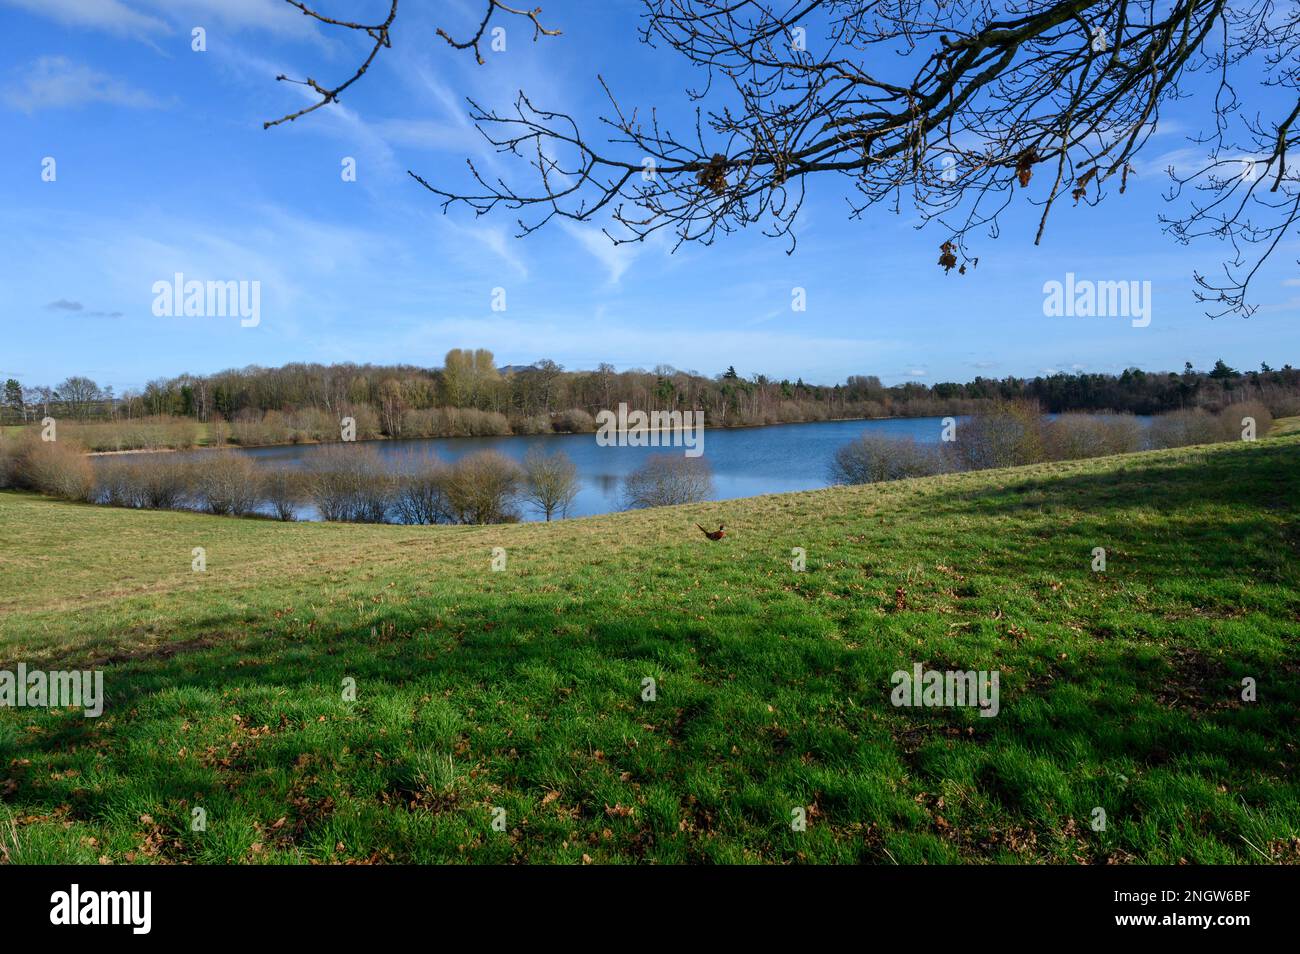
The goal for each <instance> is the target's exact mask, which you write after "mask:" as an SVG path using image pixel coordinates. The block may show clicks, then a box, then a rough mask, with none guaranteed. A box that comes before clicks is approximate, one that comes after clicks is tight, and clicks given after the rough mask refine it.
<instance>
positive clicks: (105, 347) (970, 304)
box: [0, 0, 1300, 392]
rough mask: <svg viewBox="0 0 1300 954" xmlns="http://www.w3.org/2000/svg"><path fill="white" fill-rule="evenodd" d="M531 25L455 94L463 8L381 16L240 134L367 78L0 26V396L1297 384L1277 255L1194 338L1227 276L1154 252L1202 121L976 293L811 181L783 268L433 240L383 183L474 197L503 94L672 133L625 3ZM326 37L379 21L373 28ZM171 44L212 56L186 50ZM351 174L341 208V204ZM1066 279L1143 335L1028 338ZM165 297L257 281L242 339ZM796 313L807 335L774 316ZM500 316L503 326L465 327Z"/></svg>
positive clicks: (256, 5) (62, 23)
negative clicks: (510, 374)
mask: <svg viewBox="0 0 1300 954" xmlns="http://www.w3.org/2000/svg"><path fill="white" fill-rule="evenodd" d="M543 6H544V8H545V17H544V19H545V20H547V21H550V22H551V23H554V24H555V25H558V26H559V27H560V28H561V29H563V31H564V33H563V36H561V37H558V38H553V39H543V40H541V41H539V42H538V43H533V42H532V41H531V35H530V31H529V30H528V29H527V28H526V26H524V25H523V24H522V23H520V22H517V21H516V22H511V21H508V20H506V21H501V22H502V24H503V25H504V26H506V27H507V48H506V51H505V52H503V53H491V52H487V53H486V54H485V58H486V60H487V62H486V63H485V64H484V65H482V66H479V65H477V64H475V63H474V61H473V59H472V58H471V57H470V56H468V55H466V54H457V53H455V52H453V51H452V50H451V49H450V48H449V47H448V46H447V45H446V44H445V43H444V42H443V41H442V40H440V39H438V38H437V37H436V36H435V34H434V30H435V28H436V27H439V26H443V27H446V28H447V29H449V30H451V31H452V32H453V33H455V34H457V35H463V34H465V33H466V32H468V31H469V30H470V29H471V28H472V25H474V24H476V23H477V21H478V18H479V16H480V15H481V4H480V3H479V0H441V2H438V3H433V2H423V3H422V2H417V0H404V2H403V4H402V14H401V16H400V18H399V20H398V26H397V28H396V29H395V32H394V37H393V39H394V46H393V49H392V50H388V51H385V52H384V53H383V54H382V55H381V57H380V59H379V61H378V62H377V64H376V66H375V67H374V68H373V69H372V70H371V71H370V73H369V74H368V75H367V76H366V77H365V78H364V79H363V80H362V81H361V82H359V83H358V84H357V85H356V86H355V87H353V91H352V92H351V93H350V95H347V96H346V97H345V98H344V100H343V103H342V105H341V106H334V107H329V108H327V109H322V110H318V111H316V112H315V113H313V114H311V115H310V116H309V117H306V118H304V119H302V120H299V121H298V122H296V123H294V124H291V125H285V126H281V127H277V128H275V129H273V130H269V131H264V130H263V129H262V127H261V123H262V121H263V120H266V119H273V118H276V117H278V116H280V115H282V114H284V113H285V112H288V111H290V110H293V109H296V108H299V107H301V106H302V105H305V104H306V102H307V100H306V99H305V98H304V91H303V90H302V89H301V88H300V87H294V86H290V85H288V84H284V83H276V82H275V81H274V77H275V75H276V74H277V73H281V72H284V73H287V74H289V75H292V76H299V77H301V76H304V75H312V76H315V77H317V78H318V79H321V80H322V81H323V82H326V83H332V82H337V81H339V80H341V79H343V78H346V77H347V76H349V75H351V73H352V71H353V69H354V68H355V66H356V64H357V63H358V62H359V61H360V57H361V56H363V55H364V45H363V44H362V43H361V42H360V41H359V40H358V38H356V37H354V36H351V35H340V33H339V32H337V31H331V30H329V28H325V27H322V26H320V25H319V24H314V23H313V22H312V21H310V20H308V19H307V18H305V17H303V16H302V15H301V14H299V13H297V12H296V11H294V10H293V9H292V8H290V7H289V6H288V5H287V4H285V3H283V2H282V0H0V64H4V65H3V66H2V67H0V123H2V126H0V128H3V131H4V140H5V142H4V148H3V149H0V225H3V228H0V287H3V289H4V293H3V295H2V296H0V322H2V323H3V335H2V336H0V340H2V341H3V344H2V345H0V375H3V376H6V377H7V376H16V377H19V378H20V379H21V380H22V381H23V383H24V384H28V385H34V384H43V383H48V384H56V383H57V382H58V381H60V380H62V379H63V378H64V377H66V376H67V375H70V374H88V375H90V376H91V377H93V378H95V379H96V380H97V381H98V382H99V383H101V384H111V385H113V386H114V387H116V388H117V389H118V391H119V392H120V391H122V390H124V389H127V388H135V389H138V388H140V387H141V386H143V384H144V383H145V381H147V380H149V379H150V378H153V377H158V376H164V375H166V376H170V375H173V374H176V373H179V372H182V371H190V372H195V373H202V372H210V371H215V370H219V369H222V368H226V367H242V366H244V365H248V364H258V365H278V364H282V363H285V362H289V361H322V362H334V361H345V360H347V361H357V362H379V363H389V362H406V363H412V364H417V365H423V366H436V365H439V364H441V361H442V356H443V355H444V354H445V352H446V351H447V350H448V349H449V348H453V347H487V348H491V349H492V350H493V351H494V352H495V353H496V356H497V360H498V363H500V364H518V363H528V362H532V361H535V360H538V359H540V358H551V359H553V360H555V361H558V362H559V363H560V364H562V365H564V366H565V367H568V368H585V367H593V366H594V365H595V364H597V363H598V362H600V361H610V362H612V363H613V364H614V365H615V366H617V367H620V368H628V367H645V368H650V367H653V366H655V365H657V364H660V363H666V364H672V365H674V366H676V367H679V368H684V369H688V370H695V371H699V372H701V373H705V374H715V373H718V372H720V371H722V370H723V369H725V368H726V367H727V366H728V365H734V366H735V367H736V368H737V369H738V370H739V371H740V372H741V373H742V374H746V375H749V374H753V373H756V372H762V373H766V374H769V375H773V376H777V377H790V378H795V377H803V378H804V379H805V380H810V381H819V382H827V383H829V382H833V381H838V380H843V379H844V377H845V376H847V375H850V374H876V375H879V376H880V377H881V378H882V379H883V380H884V381H885V382H886V383H891V384H892V383H897V382H900V381H904V380H909V379H911V380H921V381H927V382H933V381H939V380H968V379H970V378H972V377H974V376H975V375H977V374H983V375H986V376H1003V375H1007V374H1016V375H1034V374H1039V373H1043V372H1046V371H1050V370H1065V371H1071V370H1088V371H1119V370H1122V369H1123V368H1124V367H1128V366H1134V365H1137V366H1141V367H1145V368H1152V369H1181V368H1182V365H1183V362H1185V361H1191V362H1192V363H1193V364H1195V365H1196V366H1198V367H1203V368H1204V367H1208V366H1209V365H1210V364H1212V363H1213V361H1214V359H1216V358H1218V357H1222V358H1224V359H1225V360H1227V361H1228V362H1229V363H1230V364H1233V365H1235V366H1238V367H1247V368H1251V367H1256V366H1258V364H1259V362H1260V361H1268V362H1269V363H1270V364H1273V365H1281V364H1283V363H1287V362H1290V363H1292V364H1295V363H1300V362H1298V361H1297V359H1298V358H1300V321H1298V320H1297V319H1298V318H1300V314H1298V312H1300V293H1298V292H1297V285H1300V281H1297V276H1296V271H1297V270H1296V265H1295V259H1296V257H1297V248H1296V244H1297V243H1296V242H1295V241H1287V242H1285V243H1284V245H1283V247H1282V248H1281V249H1280V250H1279V252H1278V254H1277V255H1276V256H1275V257H1274V259H1273V261H1272V262H1271V263H1270V264H1269V265H1268V266H1266V267H1265V269H1264V271H1263V272H1262V273H1261V275H1260V277H1259V279H1258V287H1257V288H1256V289H1255V300H1256V301H1257V302H1258V303H1259V304H1260V305H1261V306H1262V307H1261V309H1260V311H1259V312H1258V313H1257V314H1256V315H1255V316H1254V317H1252V318H1250V319H1248V320H1242V319H1238V318H1220V319H1217V320H1214V321H1211V320H1210V319H1208V318H1207V317H1205V315H1204V314H1203V311H1202V309H1201V307H1200V306H1199V305H1198V304H1197V303H1196V302H1195V301H1194V299H1193V297H1192V287H1193V285H1192V277H1191V276H1192V272H1193V270H1194V269H1199V270H1201V271H1202V272H1209V273H1214V272H1215V271H1216V270H1217V263H1218V261H1219V252H1220V249H1219V248H1217V247H1216V246H1214V245H1212V244H1206V245H1201V246H1194V247H1192V248H1190V249H1187V248H1182V247H1179V246H1177V245H1175V244H1174V243H1172V242H1171V241H1170V240H1169V239H1168V238H1166V237H1165V236H1164V235H1162V234H1161V232H1160V227H1159V223H1158V221H1157V212H1158V210H1159V209H1160V208H1161V207H1162V203H1161V200H1160V195H1161V193H1162V191H1163V190H1164V189H1165V188H1166V186H1167V180H1166V178H1165V177H1164V175H1163V174H1162V172H1161V170H1162V169H1163V168H1164V167H1165V166H1167V165H1168V163H1169V161H1171V160H1177V159H1178V158H1179V157H1185V156H1186V155H1188V153H1189V146H1188V142H1187V139H1186V134H1187V133H1188V132H1189V131H1190V130H1191V129H1192V128H1193V125H1192V124H1193V123H1195V122H1197V121H1198V120H1199V119H1200V118H1202V114H1201V111H1200V109H1201V108H1203V106H1201V104H1198V103H1196V101H1195V99H1193V100H1192V101H1190V102H1189V103H1186V104H1183V105H1182V109H1184V110H1186V111H1188V112H1187V117H1186V120H1184V119H1183V118H1182V115H1181V114H1180V112H1179V111H1177V110H1175V111H1171V112H1170V113H1169V115H1168V117H1167V118H1168V119H1169V122H1167V123H1166V125H1165V126H1163V127H1162V128H1161V129H1160V130H1158V132H1157V135H1156V137H1155V138H1154V139H1153V141H1152V143H1151V144H1150V146H1149V151H1148V153H1147V154H1146V159H1145V162H1144V164H1143V165H1142V166H1141V167H1140V168H1139V173H1140V174H1139V175H1138V176H1137V177H1136V179H1135V180H1134V181H1133V182H1132V184H1131V185H1130V188H1129V191H1128V194H1127V195H1125V196H1122V197H1120V196H1112V197H1111V199H1109V200H1108V201H1107V202H1105V203H1103V205H1102V206H1101V207H1099V208H1095V209H1094V208H1085V207H1082V206H1081V207H1079V208H1077V209H1075V208H1070V207H1069V206H1068V204H1066V205H1063V206H1060V207H1059V208H1058V210H1057V211H1056V213H1054V218H1053V220H1052V222H1051V223H1050V224H1049V228H1048V232H1047V236H1046V238H1045V240H1044V244H1043V245H1042V246H1040V247H1038V248H1035V247H1034V246H1033V241H1032V240H1033V233H1034V229H1035V227H1036V223H1037V214H1038V209H1037V208H1036V207H1034V206H1030V205H1029V204H1028V203H1027V202H1024V201H1023V200H1022V201H1018V202H1016V203H1015V205H1014V206H1013V208H1012V210H1011V212H1010V214H1009V215H1008V216H1007V217H1006V219H1005V220H1004V222H1003V228H1002V234H1001V237H1000V238H998V239H997V240H989V239H985V238H982V237H974V238H973V239H972V250H973V253H974V254H977V255H979V256H980V264H979V267H978V268H977V269H975V270H973V271H970V272H968V274H966V275H965V276H958V275H957V274H956V273H955V272H954V273H953V274H951V275H948V276H945V275H944V273H943V272H942V270H941V269H939V268H938V267H937V265H936V264H935V263H936V261H937V258H938V245H939V243H940V242H941V241H942V239H943V238H944V236H943V234H942V233H941V232H940V231H938V230H937V229H934V228H927V229H925V230H921V231H918V230H917V229H916V227H915V226H916V225H917V221H918V220H917V219H916V217H915V216H914V215H912V214H909V212H908V211H907V210H906V209H904V211H903V214H902V215H894V214H892V213H890V212H888V211H887V210H884V209H880V210H877V211H876V212H875V213H873V214H872V215H871V216H870V217H869V218H868V219H867V220H865V221H851V220H850V219H849V218H848V216H847V214H846V206H845V199H846V196H847V192H846V183H845V182H843V181H842V180H834V179H821V180H817V181H814V182H812V183H811V196H810V199H809V201H808V203H807V205H806V207H805V210H804V213H803V214H802V216H801V221H800V223H799V228H798V235H799V245H798V248H797V250H796V252H795V253H794V254H793V255H787V254H786V247H787V246H786V244H785V243H784V242H783V241H780V240H772V239H767V238H764V237H763V236H762V235H760V234H759V233H758V231H757V230H750V231H748V232H746V233H742V234H736V235H732V236H729V237H725V238H723V239H722V240H720V241H719V242H718V243H717V244H715V245H713V246H711V247H699V246H687V247H684V248H683V249H681V250H679V251H678V252H676V253H675V254H670V248H669V245H668V244H667V243H663V242H661V243H646V244H645V245H642V246H638V247H635V248H628V247H623V248H621V249H614V248H613V247H612V246H610V245H609V243H608V240H606V239H605V238H604V237H603V236H602V235H601V234H600V231H599V226H598V225H591V226H587V225H571V226H569V227H563V226H556V227H551V228H548V229H546V230H544V231H543V232H541V233H539V234H537V235H534V236H531V237H528V238H525V239H517V238H515V237H514V232H515V224H514V218H513V217H512V216H509V215H502V216H495V217H487V218H482V219H475V218H474V217H473V216H472V215H471V214H467V213H465V212H464V211H454V212H453V213H452V214H451V215H443V214H442V212H441V210H440V207H439V204H438V202H437V201H436V200H435V198H434V197H433V196H432V195H431V194H429V193H427V192H425V191H424V190H423V189H422V188H420V187H419V186H418V184H416V183H415V182H414V181H413V180H411V179H410V178H408V177H407V175H406V170H407V169H411V170H414V171H415V172H417V173H419V174H421V175H423V176H424V177H425V178H428V179H431V180H433V181H436V182H439V183H448V184H456V183H465V182H466V181H467V179H466V166H465V159H466V158H467V157H475V158H478V159H480V160H481V159H482V157H483V156H484V155H485V152H486V151H485V147H484V144H483V143H482V140H481V139H480V138H479V137H478V134H477V133H476V132H475V130H474V129H473V127H472V126H471V125H470V124H469V122H468V119H467V107H466V105H465V103H464V97H465V96H467V95H468V96H473V97H474V98H475V99H476V100H478V101H480V102H482V103H484V104H489V105H490V104H496V105H502V106H504V105H507V104H508V103H509V101H510V100H511V99H512V98H513V95H514V93H515V91H516V90H517V89H519V88H523V89H524V90H526V91H527V92H528V94H529V96H530V97H531V98H532V99H533V100H534V102H536V103H538V104H540V105H545V106H553V107H555V108H558V109H562V110H565V111H569V112H572V113H574V114H575V115H576V116H578V117H579V118H583V119H585V120H587V121H588V122H589V123H590V121H591V120H593V119H594V118H595V117H596V116H597V115H599V114H600V112H601V101H600V99H599V98H598V97H597V95H596V93H595V91H596V90H597V88H598V87H597V86H596V75H597V74H598V73H599V74H601V75H602V76H604V78H605V79H606V81H607V82H608V83H609V85H610V86H611V87H612V88H613V89H614V90H615V91H616V92H617V93H618V94H619V95H620V97H621V98H622V99H623V100H624V101H625V102H627V103H629V104H639V105H641V106H643V107H645V106H648V105H652V104H657V105H660V106H661V107H664V108H666V109H668V110H670V111H676V114H677V115H682V113H681V112H680V110H681V109H682V108H683V103H684V99H683V97H682V94H681V89H682V87H683V86H684V85H685V84H686V83H687V82H688V81H689V80H691V79H692V78H693V77H692V75H691V74H690V73H689V72H688V71H687V69H686V67H685V65H684V63H683V62H682V61H681V60H680V59H678V58H677V57H676V56H675V54H673V53H671V52H669V51H666V50H652V49H648V48H646V47H644V46H642V45H641V44H640V43H639V42H638V41H637V34H636V27H637V24H638V23H639V20H638V13H639V4H636V3H633V2H632V0H610V2H594V0H593V2H585V0H549V2H546V3H544V4H543ZM333 9H334V10H335V11H337V12H339V15H344V13H346V15H348V16H356V17H358V18H359V19H360V18H367V17H369V16H371V15H372V14H371V11H374V14H373V15H374V17H375V19H382V13H380V12H379V11H381V10H382V11H386V10H387V3H386V2H384V0H349V2H348V3H346V4H340V3H336V4H334V5H333ZM195 26H202V27H203V28H204V29H205V30H206V33H207V51H206V52H203V53H196V52H193V51H192V50H191V49H190V45H191V29H192V28H193V27H195ZM1249 93H1250V90H1249V89H1246V90H1245V94H1246V95H1249ZM1194 107H1199V108H1194ZM346 156H351V157H354V158H355V159H356V162H357V176H358V178H357V181H356V182H344V181H343V180H342V178H341V176H340V168H341V162H342V160H343V158H344V157H346ZM45 157H53V158H54V159H55V161H56V163H57V178H56V180H55V181H53V182H45V181H42V177H41V171H42V161H43V159H44V158H45ZM1017 198H1018V199H1021V197H1020V196H1017ZM1068 271H1072V272H1075V273H1076V274H1077V275H1078V276H1080V277H1081V278H1093V279H1098V280H1138V281H1150V282H1152V287H1153V316H1152V322H1151V324H1150V326H1149V327H1146V328H1133V327H1131V326H1130V323H1129V322H1128V321H1127V320H1123V319H1101V318H1093V319H1073V318H1057V319H1052V318H1047V317H1044V315H1043V292H1042V288H1043V283H1044V282H1046V281H1049V280H1053V279H1055V280H1061V279H1063V278H1064V275H1065V273H1066V272H1068ZM175 272H182V273H184V274H185V276H186V277H187V278H194V279H199V280H256V281H259V282H261V288H262V304H261V322H260V324H259V325H258V326H257V327H255V328H241V327H240V324H239V322H238V321H237V320H230V319H220V318H191V319H183V318H160V317H155V316H154V314H153V313H152V310H151V305H152V302H153V292H152V286H153V283H154V282H156V281H159V280H168V281H170V279H171V277H172V275H173V274H174V273H175ZM795 286H799V287H802V288H805V289H806V291H807V301H808V307H807V310H806V311H805V312H793V311H792V310H791V308H790V301H791V289H792V288H793V287H795ZM497 287H501V288H504V289H505V290H506V293H507V309H506V311H504V312H498V311H493V310H492V309H491V307H490V305H491V300H492V299H491V296H492V290H493V289H494V288H497Z"/></svg>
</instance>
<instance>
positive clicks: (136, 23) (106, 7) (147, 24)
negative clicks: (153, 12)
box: [0, 0, 171, 36]
mask: <svg viewBox="0 0 1300 954" xmlns="http://www.w3.org/2000/svg"><path fill="white" fill-rule="evenodd" d="M0 4H4V5H5V6H10V7H16V8H17V9H19V10H25V11H27V12H28V13H34V14H38V15H40V16H45V17H49V18H50V19H51V20H57V21H58V22H59V23H62V24H65V25H67V26H79V27H89V28H91V29H96V30H107V31H108V32H109V33H117V34H120V35H133V34H134V35H137V36H138V35H140V34H148V33H170V32H171V30H170V28H169V27H168V26H167V24H166V23H164V22H163V21H162V20H159V19H157V18H156V17H151V16H149V15H148V14H145V13H140V12H139V11H137V10H133V9H132V8H131V7H128V6H127V5H126V4H124V3H121V2H120V0H0Z"/></svg>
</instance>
